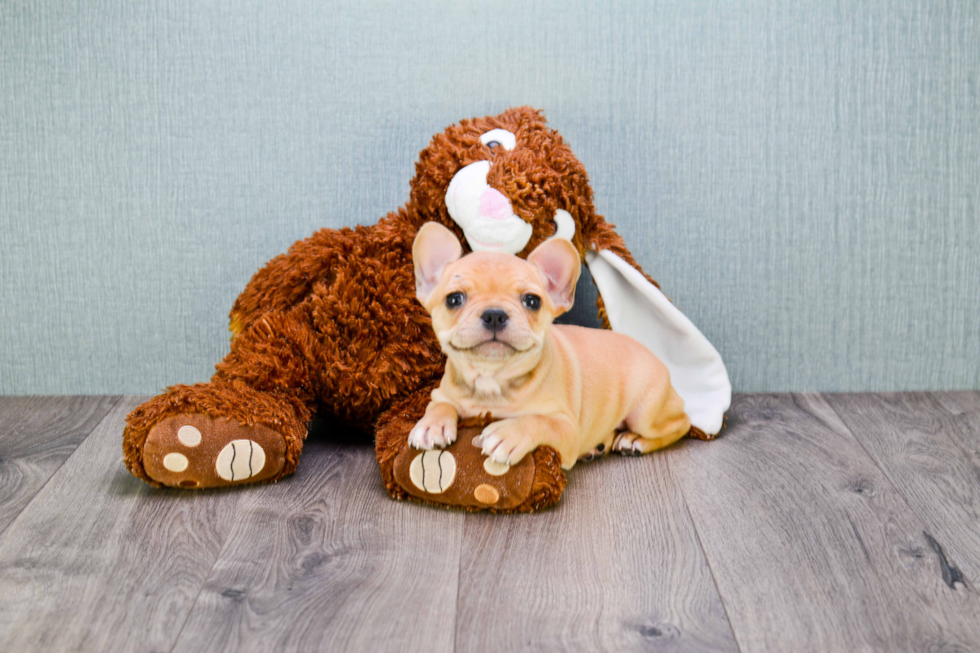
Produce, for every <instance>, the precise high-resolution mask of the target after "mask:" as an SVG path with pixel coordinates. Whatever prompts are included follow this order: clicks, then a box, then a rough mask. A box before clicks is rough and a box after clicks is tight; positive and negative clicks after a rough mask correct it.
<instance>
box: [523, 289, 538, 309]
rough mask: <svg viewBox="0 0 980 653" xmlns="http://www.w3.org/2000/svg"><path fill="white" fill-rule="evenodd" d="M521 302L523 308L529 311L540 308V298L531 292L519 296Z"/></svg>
mask: <svg viewBox="0 0 980 653" xmlns="http://www.w3.org/2000/svg"><path fill="white" fill-rule="evenodd" d="M521 303H522V304H524V308H526V309H527V310H529V311H536V310H538V309H539V308H541V298H540V297H538V296H537V295H532V294H531V293H528V294H526V295H524V296H523V297H521Z"/></svg>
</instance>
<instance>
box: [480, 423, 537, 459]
mask: <svg viewBox="0 0 980 653" xmlns="http://www.w3.org/2000/svg"><path fill="white" fill-rule="evenodd" d="M478 437H479V443H480V444H481V446H482V447H483V455H484V456H489V457H490V460H492V461H494V462H497V463H506V464H509V465H516V464H517V463H519V462H521V459H522V458H523V457H524V456H526V455H527V454H529V453H531V451H532V450H533V449H534V448H535V446H536V445H535V442H534V439H533V438H532V437H531V436H530V435H529V434H528V433H527V431H526V429H523V428H521V423H520V420H518V419H514V418H511V419H502V420H500V421H499V422H493V423H491V424H488V425H487V426H486V428H484V429H483V433H481V434H480V435H479V436H478Z"/></svg>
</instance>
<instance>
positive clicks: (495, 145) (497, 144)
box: [487, 141, 500, 151]
mask: <svg viewBox="0 0 980 653" xmlns="http://www.w3.org/2000/svg"><path fill="white" fill-rule="evenodd" d="M487 147H489V148H490V150H491V151H492V150H496V149H497V148H498V147H500V141H490V142H489V143H487Z"/></svg>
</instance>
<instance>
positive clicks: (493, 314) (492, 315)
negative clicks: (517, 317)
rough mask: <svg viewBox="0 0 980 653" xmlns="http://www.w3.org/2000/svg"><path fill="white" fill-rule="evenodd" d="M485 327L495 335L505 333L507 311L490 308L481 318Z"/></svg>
mask: <svg viewBox="0 0 980 653" xmlns="http://www.w3.org/2000/svg"><path fill="white" fill-rule="evenodd" d="M480 320H481V321H482V322H483V326H484V327H485V328H486V329H487V330H488V331H490V332H491V333H493V334H496V333H497V332H498V331H503V330H504V327H505V326H507V311H505V310H503V309H500V308H488V309H487V310H485V311H483V315H481V316H480Z"/></svg>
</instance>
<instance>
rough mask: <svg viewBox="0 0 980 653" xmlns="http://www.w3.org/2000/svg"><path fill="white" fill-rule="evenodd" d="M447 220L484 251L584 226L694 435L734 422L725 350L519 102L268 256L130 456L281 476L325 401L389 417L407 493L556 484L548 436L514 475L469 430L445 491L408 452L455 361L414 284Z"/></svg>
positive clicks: (196, 468)
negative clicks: (386, 193)
mask: <svg viewBox="0 0 980 653" xmlns="http://www.w3.org/2000/svg"><path fill="white" fill-rule="evenodd" d="M433 220H434V221H437V222H439V223H441V224H443V225H445V226H446V227H448V228H449V229H451V230H452V231H453V232H454V233H455V234H456V236H457V237H458V238H459V239H460V241H461V242H462V243H464V244H465V245H466V246H467V247H468V248H469V250H483V249H492V250H496V251H506V252H509V253H512V254H517V255H519V256H526V255H527V254H528V253H529V252H531V251H532V250H533V249H534V248H535V247H536V246H537V245H539V244H540V243H541V242H542V241H543V240H545V239H546V238H549V237H552V236H557V237H563V238H568V239H570V240H571V241H572V243H573V244H574V245H575V247H576V249H577V250H578V251H579V253H580V255H581V256H582V259H583V261H584V262H586V263H587V264H588V265H589V268H590V270H591V271H592V275H593V279H594V281H595V283H596V285H597V286H598V289H599V293H600V297H599V301H598V303H599V306H598V309H599V314H600V317H601V318H602V320H603V323H604V324H605V326H606V327H607V328H608V327H610V326H611V327H612V328H614V329H616V330H621V331H624V332H626V333H629V335H631V336H633V337H635V338H637V339H638V340H640V341H641V342H643V343H644V344H645V345H647V346H648V347H649V348H650V349H651V350H652V351H654V353H655V354H657V356H658V357H659V358H660V359H661V360H663V361H664V363H665V364H666V365H667V366H668V369H670V372H671V378H672V381H673V383H674V386H675V387H676V389H677V391H678V393H679V394H680V395H681V396H682V397H683V398H684V400H685V402H686V403H685V406H686V411H687V412H688V415H689V416H690V417H691V421H692V424H694V427H693V428H692V430H691V431H692V432H691V435H693V436H696V437H704V438H710V437H713V436H714V435H715V434H716V433H717V432H718V431H719V430H720V429H721V426H722V419H723V415H724V412H725V410H726V409H727V408H728V405H729V401H730V394H731V386H730V384H729V382H728V376H727V373H726V372H725V368H724V364H723V363H722V362H721V358H720V356H718V353H717V351H715V349H714V348H713V347H712V346H711V345H710V343H708V341H707V340H706V339H705V338H704V336H702V335H701V334H700V332H698V331H697V329H696V328H695V327H694V326H693V325H692V324H691V323H690V322H689V321H688V320H687V319H686V318H685V317H684V316H683V315H682V314H681V313H680V312H679V311H678V310H677V309H676V308H674V307H673V305H672V304H671V303H670V301H669V300H667V298H666V297H664V295H663V294H662V293H661V292H660V291H659V287H658V286H657V285H656V283H655V282H654V281H653V280H652V279H650V278H649V277H648V276H647V275H646V274H644V273H643V272H642V270H641V269H640V267H639V266H638V265H637V263H636V261H634V259H633V256H632V255H631V254H630V252H629V250H628V249H627V248H626V245H625V243H624V242H623V240H622V238H620V236H619V235H618V234H617V233H616V232H615V231H614V230H613V227H612V225H610V224H609V223H607V222H606V221H605V220H604V219H603V218H602V217H601V216H600V215H598V214H597V213H596V212H595V208H594V206H593V204H592V190H591V188H590V187H589V182H588V178H587V176H586V173H585V169H584V168H583V166H582V164H581V163H579V161H578V160H577V159H576V158H575V156H574V155H573V154H572V152H571V150H570V149H569V147H568V146H567V145H566V144H565V142H564V141H563V140H562V137H561V136H560V135H559V134H558V133H557V132H555V131H554V130H552V129H549V128H548V126H547V125H546V123H545V120H544V118H543V117H542V115H541V114H540V112H538V111H536V110H534V109H531V108H528V107H521V108H517V109H511V110H508V111H506V112H504V113H502V114H500V115H498V116H490V117H485V118H479V119H473V120H463V121H461V122H460V123H459V124H458V125H453V126H451V127H449V128H448V129H446V131H445V132H443V133H441V134H438V135H436V136H435V137H434V138H433V139H432V142H431V143H430V145H429V146H428V147H427V148H426V149H424V150H423V151H422V153H421V154H420V157H419V162H418V163H417V164H416V174H415V178H414V179H413V180H412V182H411V196H410V200H409V202H408V203H407V204H406V205H405V206H404V207H402V208H401V209H399V210H398V211H397V212H393V213H390V214H388V215H387V216H386V217H385V218H383V219H381V220H380V221H379V222H378V223H377V224H375V225H372V226H360V227H356V228H354V229H340V230H334V229H322V230H320V231H317V232H316V233H314V234H313V235H312V236H311V237H310V238H308V239H306V240H303V241H300V242H297V243H295V244H294V245H293V246H292V247H291V248H290V249H289V251H288V252H287V253H286V254H282V255H280V256H277V257H276V258H274V259H273V260H272V261H270V262H269V263H268V264H267V265H266V266H265V267H264V268H263V269H261V270H260V271H259V272H258V273H257V274H256V275H255V276H254V277H253V278H252V280H251V281H250V282H249V284H248V286H247V287H246V288H245V290H244V292H242V294H241V295H240V296H239V297H238V299H237V300H236V302H235V305H234V307H233V308H232V311H231V331H232V334H233V335H232V341H231V351H230V353H229V354H228V355H227V356H226V357H225V359H224V360H223V361H221V362H220V363H218V364H217V366H216V369H217V372H216V373H215V375H214V376H213V377H212V379H211V381H210V382H208V383H198V384H195V385H176V386H172V387H170V388H169V389H168V390H167V391H166V392H165V393H163V394H161V395H159V396H157V397H154V398H153V399H151V400H149V401H147V402H146V403H144V404H142V405H141V406H139V407H137V408H136V409H135V410H134V411H133V412H132V413H131V414H130V415H129V417H128V419H127V426H126V429H125V432H124V434H123V453H124V459H125V462H126V465H127V467H128V468H129V470H130V471H131V472H132V473H133V474H134V475H136V476H138V477H139V478H141V479H143V480H145V481H147V482H148V483H151V484H153V485H157V486H160V485H165V486H170V487H182V488H205V487H216V486H223V485H231V484H235V485H237V484H244V483H255V482H261V481H275V480H278V479H280V478H282V477H283V476H286V475H287V474H290V473H292V472H293V471H294V470H295V469H296V465H297V464H298V462H299V457H300V453H301V452H302V448H303V440H304V439H305V438H306V434H307V429H308V424H309V422H310V419H311V417H312V416H313V414H314V413H319V414H321V415H325V416H328V417H330V418H332V419H334V420H336V421H339V422H343V423H346V424H349V425H352V426H355V427H358V428H360V429H362V430H363V431H365V432H366V433H371V432H373V433H374V436H375V443H376V452H377V457H378V462H379V464H380V468H381V476H382V479H383V481H384V484H385V487H386V488H387V489H388V491H389V493H390V494H391V495H392V496H393V497H395V498H407V497H412V498H416V499H420V500H425V501H431V502H434V503H442V504H444V505H453V506H462V507H467V508H470V509H480V508H487V509H493V510H497V511H500V512H511V511H528V510H533V509H537V508H541V507H544V506H546V505H549V504H551V503H554V502H555V501H557V500H558V498H559V497H560V496H561V492H562V490H563V488H564V483H565V479H564V475H563V473H562V471H561V470H560V468H559V464H560V459H559V457H558V455H557V453H556V452H554V451H553V450H549V449H546V448H542V449H540V450H538V451H536V452H535V453H534V455H533V456H531V457H528V459H527V464H526V465H525V467H526V469H524V468H521V470H522V471H520V473H519V474H518V473H517V472H518V471H519V470H518V467H520V466H516V467H515V468H514V469H513V470H511V471H510V472H509V473H508V474H507V475H505V476H504V477H503V478H496V477H495V478H490V477H491V476H494V474H490V475H489V476H488V477H487V478H482V476H480V475H481V474H483V473H484V471H487V470H484V471H480V470H483V468H484V467H483V465H482V462H481V461H482V459H481V458H480V453H479V450H478V449H477V448H476V447H472V446H470V447H469V449H461V447H462V446H463V444H464V443H463V442H462V441H463V440H469V439H471V438H460V440H459V441H458V442H457V443H456V444H455V445H454V447H455V448H456V455H455V457H454V458H453V461H452V463H451V464H452V466H453V469H454V470H458V473H457V474H455V476H454V479H453V481H452V482H453V483H456V484H457V485H456V487H455V488H452V491H449V489H448V488H443V487H437V488H435V489H436V490H437V491H435V492H430V491H429V490H432V489H433V487H434V486H432V485H431V483H432V480H431V478H430V479H429V480H428V481H426V483H423V484H422V486H419V484H418V482H415V481H413V477H412V469H411V466H412V464H413V461H414V458H415V456H414V455H410V454H409V453H404V455H402V456H401V458H400V459H399V454H402V453H403V452H406V448H407V444H406V440H407V436H408V432H409V430H410V429H411V427H412V426H413V425H414V424H415V422H416V421H417V420H418V419H419V418H420V417H421V416H422V414H423V412H424V410H425V406H426V405H427V403H428V401H429V395H430V393H431V391H432V389H433V388H434V387H435V386H437V385H438V383H439V380H440V378H441V377H442V373H443V367H444V359H443V355H442V353H441V351H440V349H439V344H438V342H437V340H436V338H435V334H434V333H433V332H432V326H431V323H430V321H429V316H428V314H427V313H426V311H425V310H424V309H423V308H422V306H421V305H420V304H419V303H418V301H417V300H416V298H415V286H414V283H415V281H414V274H413V265H412V258H411V254H412V243H413V240H414V238H415V234H416V232H417V231H418V229H419V228H420V227H421V226H422V225H423V224H425V223H426V222H428V221H433ZM462 428H465V425H461V429H462ZM473 428H476V426H475V425H474V426H473ZM447 451H449V452H450V453H449V454H446V453H443V454H442V455H443V458H442V459H434V460H433V461H428V460H420V462H415V463H414V464H415V466H416V470H415V471H416V472H418V470H419V469H421V468H420V467H419V466H420V465H423V467H424V464H429V463H432V464H435V465H436V468H438V469H442V467H440V465H442V464H443V463H446V464H449V461H448V459H446V458H444V456H445V455H453V454H452V448H450V450H447ZM431 453H436V452H430V454H431ZM430 457H431V456H430ZM522 462H523V461H522ZM425 469H428V468H425ZM468 470H471V471H468ZM416 476H417V474H416ZM481 479H482V480H481ZM488 479H489V480H488ZM443 481H445V477H443ZM484 481H486V482H484ZM461 488H462V489H461ZM465 488H469V489H465ZM477 488H479V490H478V489H477ZM471 490H472V491H471ZM474 492H476V494H477V499H476V500H474V498H473V493H474ZM494 497H496V498H494ZM490 499H493V500H492V501H491V500H490Z"/></svg>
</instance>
